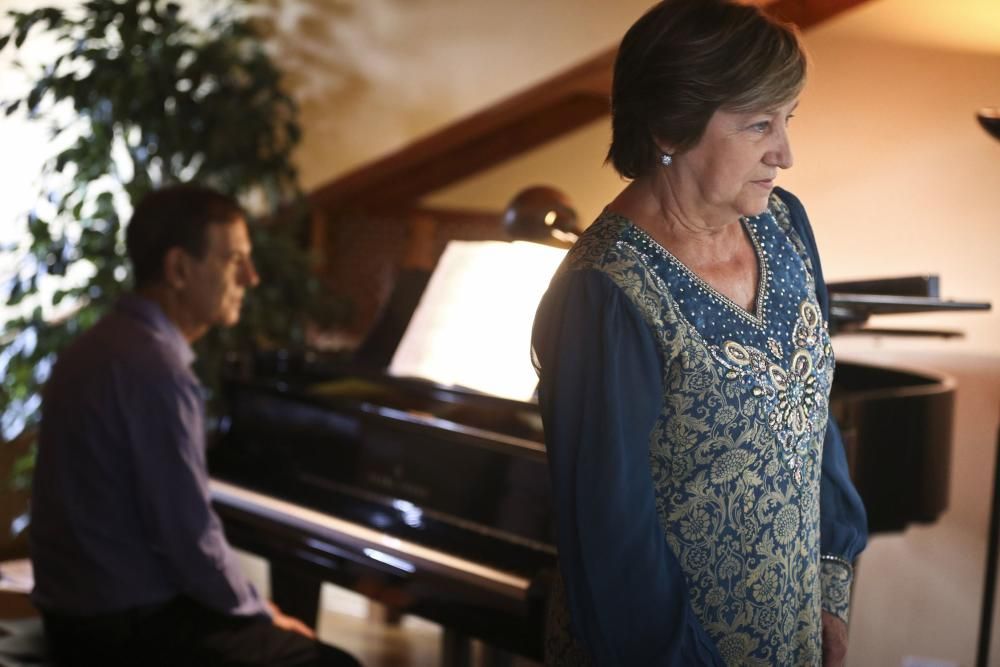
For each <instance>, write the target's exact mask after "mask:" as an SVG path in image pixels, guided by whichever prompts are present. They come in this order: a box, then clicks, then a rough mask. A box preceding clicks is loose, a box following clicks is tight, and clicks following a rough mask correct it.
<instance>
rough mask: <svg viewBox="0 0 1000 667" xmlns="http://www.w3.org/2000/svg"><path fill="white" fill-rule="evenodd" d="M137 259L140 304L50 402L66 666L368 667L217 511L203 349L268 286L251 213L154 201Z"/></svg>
mask: <svg viewBox="0 0 1000 667" xmlns="http://www.w3.org/2000/svg"><path fill="white" fill-rule="evenodd" d="M127 248H128V254H129V258H130V259H131V261H132V265H133V267H134V275H135V292H134V293H133V294H128V295H126V296H124V297H123V298H122V299H121V300H120V301H119V302H118V304H117V305H116V307H115V308H114V310H113V311H112V312H111V313H109V314H108V315H107V316H105V317H104V318H103V319H102V320H101V321H100V322H98V323H97V324H96V325H95V326H94V327H92V328H91V329H90V330H89V331H87V332H86V333H84V334H83V335H81V336H80V338H79V339H78V340H77V341H75V342H74V343H73V344H72V345H71V346H69V347H68V348H67V349H66V350H65V351H64V352H63V353H62V354H61V355H60V358H59V361H58V363H57V364H56V365H55V368H54V370H53V373H52V376H51V378H50V379H49V381H48V383H47V385H46V388H45V392H44V396H43V402H42V423H41V429H40V433H39V448H38V459H37V465H36V468H35V479H34V485H33V490H32V525H31V550H32V559H33V561H34V567H35V590H34V592H33V594H32V596H33V600H34V602H35V604H36V606H37V607H38V608H39V609H40V610H41V611H42V615H43V620H44V623H45V632H46V635H47V638H48V640H49V644H50V646H51V648H52V651H53V653H54V655H55V657H56V659H57V661H59V662H60V664H73V665H76V664H84V665H102V666H103V665H185V666H187V665H357V662H356V661H355V660H354V659H353V658H352V657H350V656H349V655H347V654H346V653H343V652H342V651H339V650H338V649H334V648H332V647H329V646H325V645H323V644H320V643H319V642H317V641H316V640H315V637H314V635H313V633H312V631H311V630H310V629H309V628H307V627H306V626H305V625H303V624H302V623H301V622H299V621H298V620H296V619H294V618H291V617H289V616H286V615H284V614H282V613H281V612H280V611H279V610H278V609H277V608H276V607H275V606H273V605H271V604H269V603H267V602H265V601H264V600H262V599H261V598H260V597H259V596H258V594H257V592H256V591H255V590H254V588H253V587H252V586H251V585H250V583H249V582H248V581H247V580H246V578H245V577H244V575H243V574H242V573H241V571H240V569H239V567H238V564H237V561H236V558H235V556H234V554H233V551H232V549H231V548H230V547H229V544H228V543H227V542H226V539H225V537H224V535H223V532H222V527H221V524H220V522H219V519H218V517H217V516H216V515H215V513H214V512H213V510H212V508H211V506H210V500H209V491H208V473H207V470H206V466H205V442H204V440H205V435H204V416H203V400H202V394H201V386H200V384H199V383H198V380H197V379H196V378H195V376H194V374H193V373H192V371H191V369H190V364H191V362H192V361H193V360H194V353H193V352H192V350H191V347H190V344H191V343H193V342H194V341H195V340H197V339H198V338H199V337H201V336H202V335H204V334H205V333H206V332H207V331H208V330H209V329H210V328H211V327H213V326H231V325H233V324H235V323H236V322H237V321H238V320H239V316H240V308H241V305H242V303H243V297H244V295H245V293H246V290H247V289H248V288H251V287H253V286H255V285H256V284H257V283H258V281H259V279H258V276H257V273H256V271H255V269H254V265H253V261H252V260H251V258H250V250H251V247H250V238H249V235H248V233H247V226H246V222H245V221H244V218H243V214H242V211H241V209H240V207H239V206H238V205H237V204H236V203H235V202H234V201H232V200H231V199H229V198H228V197H224V196H222V195H220V194H218V193H215V192H213V191H211V190H207V189H204V188H200V187H195V186H190V185H181V186H174V187H170V188H167V189H164V190H160V191H158V192H154V193H152V194H150V195H148V196H147V197H145V198H144V199H143V200H142V201H141V202H140V203H139V205H138V206H137V207H136V210H135V214H134V216H133V218H132V221H131V223H130V224H129V227H128V231H127Z"/></svg>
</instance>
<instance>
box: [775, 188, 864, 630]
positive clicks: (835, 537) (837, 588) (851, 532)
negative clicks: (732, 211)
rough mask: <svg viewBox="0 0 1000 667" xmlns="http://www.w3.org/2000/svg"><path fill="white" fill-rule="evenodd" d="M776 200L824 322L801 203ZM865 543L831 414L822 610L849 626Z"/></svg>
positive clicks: (824, 483)
mask: <svg viewBox="0 0 1000 667" xmlns="http://www.w3.org/2000/svg"><path fill="white" fill-rule="evenodd" d="M778 194H779V196H780V197H781V198H782V200H783V201H784V202H785V203H786V204H787V205H788V208H789V213H790V214H791V215H790V217H791V222H792V227H793V228H794V229H795V231H796V232H797V233H798V235H799V238H801V239H802V242H803V244H804V245H805V247H806V251H807V252H808V253H809V260H810V263H811V264H812V268H813V277H814V279H815V281H816V298H817V300H818V301H819V305H820V310H821V311H822V313H823V320H824V321H829V319H830V296H829V294H828V293H827V289H826V282H825V281H824V280H823V268H822V266H821V265H820V261H819V252H818V251H817V248H816V239H815V237H814V236H813V232H812V227H811V226H810V224H809V218H808V216H807V215H806V212H805V209H804V208H803V206H802V203H801V202H800V201H799V200H798V198H796V197H795V196H794V195H792V194H790V193H788V192H785V191H783V190H780V191H778ZM867 541H868V516H867V514H866V512H865V506H864V503H863V502H862V501H861V496H860V495H858V492H857V489H855V487H854V483H853V482H852V481H851V477H850V472H849V470H848V467H847V456H846V454H845V452H844V442H843V439H842V438H841V436H840V429H839V427H838V426H837V423H836V421H835V420H834V418H833V415H830V417H829V419H828V420H827V425H826V438H825V440H824V442H823V471H822V477H821V481H820V552H821V554H822V555H821V557H820V558H821V560H820V581H821V583H822V589H823V609H824V610H825V611H829V612H831V613H834V614H836V615H838V616H840V617H841V618H842V619H844V621H847V617H848V610H849V607H850V594H851V582H852V580H853V578H854V570H853V563H854V560H855V559H856V558H857V557H858V554H860V553H861V551H862V550H863V549H864V548H865V544H866V543H867Z"/></svg>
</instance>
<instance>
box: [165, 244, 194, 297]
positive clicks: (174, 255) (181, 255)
mask: <svg viewBox="0 0 1000 667" xmlns="http://www.w3.org/2000/svg"><path fill="white" fill-rule="evenodd" d="M190 278H191V258H190V257H189V256H188V254H187V253H186V252H184V250H183V249H182V248H179V247H177V246H174V247H173V248H170V249H169V250H167V254H166V255H165V256H164V257H163V281H164V282H165V283H166V284H167V286H168V287H170V288H171V289H175V290H180V289H184V288H185V287H187V285H188V282H189V281H190Z"/></svg>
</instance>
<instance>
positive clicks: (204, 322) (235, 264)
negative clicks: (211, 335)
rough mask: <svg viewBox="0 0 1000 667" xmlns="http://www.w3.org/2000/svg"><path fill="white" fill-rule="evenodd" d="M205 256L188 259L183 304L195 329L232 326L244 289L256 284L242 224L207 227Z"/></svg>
mask: <svg viewBox="0 0 1000 667" xmlns="http://www.w3.org/2000/svg"><path fill="white" fill-rule="evenodd" d="M205 236H206V243H205V254H204V256H203V257H201V258H197V257H192V256H190V255H188V270H189V274H188V275H189V278H190V280H189V281H187V287H186V289H185V290H184V294H183V297H182V298H183V300H184V303H185V305H186V309H187V310H188V314H189V317H190V319H191V321H192V323H193V324H195V325H196V326H203V327H206V328H207V327H212V326H216V325H221V326H226V327H229V326H232V325H234V324H236V323H237V322H239V319H240V308H241V307H242V305H243V296H244V294H245V293H246V290H247V288H249V287H254V286H255V285H257V283H259V282H260V278H259V277H258V275H257V271H256V269H255V268H254V265H253V260H252V259H251V257H250V251H251V246H250V235H249V233H248V232H247V225H246V222H245V221H244V220H243V219H242V218H239V219H237V220H235V221H234V222H230V223H222V224H213V225H209V226H208V229H207V231H206V234H205Z"/></svg>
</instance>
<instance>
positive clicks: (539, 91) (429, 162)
mask: <svg viewBox="0 0 1000 667" xmlns="http://www.w3.org/2000/svg"><path fill="white" fill-rule="evenodd" d="M867 1H868V0H775V1H772V2H769V1H767V0H750V4H759V5H761V6H764V7H765V11H767V12H768V13H769V14H771V15H773V16H776V17H778V18H780V19H781V20H784V21H788V22H791V23H794V24H796V25H798V26H799V27H800V28H801V29H803V30H807V29H809V28H811V27H813V26H815V25H818V24H820V23H822V22H823V21H826V20H828V19H830V18H831V17H833V16H836V15H837V14H840V13H841V12H844V11H845V10H848V9H850V8H852V7H855V6H857V5H861V4H863V3H865V2H867ZM992 1H993V2H996V1H998V0H992ZM615 51H616V48H611V49H608V50H606V51H604V52H602V53H600V54H598V55H597V56H595V57H593V58H591V59H589V60H587V61H585V62H583V63H581V64H580V65H577V66H576V67H573V68H571V69H570V70H568V71H566V72H563V73H561V74H559V75H557V76H555V77H553V78H551V79H549V80H547V81H543V82H542V83H540V84H538V85H536V86H533V87H531V88H529V89H527V90H525V91H523V92H521V93H519V94H516V95H514V96H512V97H509V98H507V99H506V100H504V101H502V102H500V103H499V104H496V105H494V106H491V107H489V108H487V109H484V110H482V111H480V112H478V113H475V114H473V115H471V116H468V117H466V118H463V119H461V120H459V121H457V122H455V123H452V124H450V125H448V126H446V127H444V128H442V129H440V130H438V131H437V132H434V133H433V134H431V135H429V136H426V137H424V138H422V139H419V140H417V141H415V142H413V143H411V144H409V145H408V146H405V147H404V148H402V149H400V150H398V151H395V152H393V153H391V154H389V155H386V156H384V157H382V158H380V159H378V160H376V161H374V162H371V163H369V164H367V165H363V166H362V167H360V168H358V169H356V170H354V171H352V172H350V173H348V174H346V175H344V176H342V177H340V178H338V179H336V180H335V181H333V182H331V183H329V184H327V185H325V186H323V187H321V188H319V189H317V190H316V191H315V192H314V193H313V194H312V195H311V199H312V202H313V204H314V205H315V206H316V208H317V209H319V210H322V211H324V212H327V213H333V214H335V213H337V212H341V211H345V210H367V211H383V212H384V211H401V210H406V209H408V208H411V207H412V206H414V203H415V202H416V201H417V200H418V199H419V198H420V197H422V196H423V195H426V194H428V193H430V192H433V191H435V190H438V189H440V188H443V187H445V186H447V185H449V184H451V183H453V182H455V181H457V180H459V179H461V178H466V177H468V176H470V175H472V174H475V173H477V172H479V171H482V170H484V169H487V168H489V167H491V166H493V165H496V164H498V163H499V162H502V161H503V160H506V159H508V158H511V157H513V156H515V155H517V154H519V153H522V152H524V151H526V150H529V149H531V148H534V147H536V146H538V145H540V144H543V143H545V142H547V141H550V140H552V139H554V138H556V137H558V136H560V135H563V134H565V133H567V132H570V131H572V130H574V129H576V128H578V127H580V126H582V125H584V124H586V123H589V122H591V121H593V120H596V119H597V118H600V117H601V116H603V115H605V114H607V113H608V110H609V107H608V100H609V96H610V90H611V74H612V69H613V66H614V57H615Z"/></svg>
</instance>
